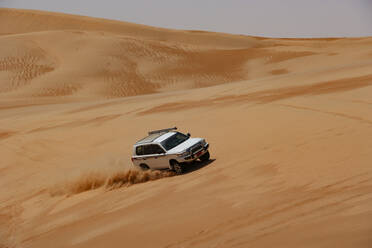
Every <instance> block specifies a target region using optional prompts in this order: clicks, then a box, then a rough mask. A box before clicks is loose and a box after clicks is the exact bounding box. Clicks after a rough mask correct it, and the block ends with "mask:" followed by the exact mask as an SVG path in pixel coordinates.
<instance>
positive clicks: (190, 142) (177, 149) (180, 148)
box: [167, 138, 203, 154]
mask: <svg viewBox="0 0 372 248" xmlns="http://www.w3.org/2000/svg"><path fill="white" fill-rule="evenodd" d="M202 140H203V139H201V138H189V139H188V140H186V141H185V142H183V143H181V144H179V145H178V146H176V147H173V148H172V149H170V150H169V151H168V152H167V153H173V154H174V153H182V152H185V151H186V150H187V149H188V148H190V147H192V146H193V145H195V144H196V143H198V142H200V141H202Z"/></svg>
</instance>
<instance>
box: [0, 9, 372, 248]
mask: <svg viewBox="0 0 372 248" xmlns="http://www.w3.org/2000/svg"><path fill="white" fill-rule="evenodd" d="M0 32H1V35H0V157H1V163H0V178H1V179H0V247H38V248H39V247H104V246H108V247H123V246H128V247H274V246H275V247H371V245H372V236H371V233H372V224H371V223H372V222H371V220H372V167H371V162H372V153H371V147H372V139H371V138H370V137H372V100H371V99H372V38H369V37H366V38H355V39H313V40H312V39H299V40H296V39H263V38H258V37H245V36H234V35H228V34H217V33H206V32H190V31H176V30H166V29H160V28H153V27H147V26H141V25H135V24H130V23H122V22H117V21H109V20H102V19H94V18H88V17H80V16H70V15H63V14H57V13H47V12H37V11H26V10H12V9H0ZM175 125H176V126H178V127H179V128H180V129H181V130H182V131H185V132H187V131H189V132H191V133H192V135H193V136H196V137H205V138H206V139H207V140H208V141H209V142H210V144H211V154H212V161H211V162H210V163H208V164H195V165H194V166H192V167H191V168H190V169H189V170H188V172H187V173H186V174H185V175H182V176H173V175H172V174H169V173H158V172H150V173H147V174H144V173H141V172H133V171H131V172H129V171H130V170H133V168H132V167H131V161H130V155H131V149H132V144H133V143H134V142H135V141H136V140H138V139H139V138H141V137H142V136H143V135H144V134H145V133H146V131H148V130H149V129H157V128H163V127H169V126H175ZM90 188H94V189H92V190H90Z"/></svg>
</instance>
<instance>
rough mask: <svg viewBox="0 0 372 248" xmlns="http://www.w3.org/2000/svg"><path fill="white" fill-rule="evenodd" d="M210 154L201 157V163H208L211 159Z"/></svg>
mask: <svg viewBox="0 0 372 248" xmlns="http://www.w3.org/2000/svg"><path fill="white" fill-rule="evenodd" d="M210 156H211V155H210V154H209V151H207V152H206V153H204V154H203V155H202V156H200V158H199V159H200V161H202V162H207V161H208V160H209V158H210Z"/></svg>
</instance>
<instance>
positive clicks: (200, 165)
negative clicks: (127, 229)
mask: <svg viewBox="0 0 372 248" xmlns="http://www.w3.org/2000/svg"><path fill="white" fill-rule="evenodd" d="M215 160H216V159H210V160H208V161H205V162H201V161H194V162H193V163H191V164H189V165H188V166H185V169H184V173H183V174H188V173H191V172H194V171H196V170H200V169H201V168H204V167H206V166H209V165H210V164H211V163H213V162H214V161H215Z"/></svg>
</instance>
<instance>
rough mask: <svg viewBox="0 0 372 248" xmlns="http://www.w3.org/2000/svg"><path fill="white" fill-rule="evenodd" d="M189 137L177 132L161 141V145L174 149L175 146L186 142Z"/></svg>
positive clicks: (167, 148)
mask: <svg viewBox="0 0 372 248" xmlns="http://www.w3.org/2000/svg"><path fill="white" fill-rule="evenodd" d="M188 138H189V137H188V136H186V135H184V134H182V133H176V134H174V135H172V136H170V137H169V138H168V139H166V140H163V141H162V142H161V145H162V146H163V147H164V148H165V149H166V150H167V151H168V150H170V149H172V148H173V147H176V146H178V145H179V144H181V143H182V142H184V141H185V140H187V139H188Z"/></svg>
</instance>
